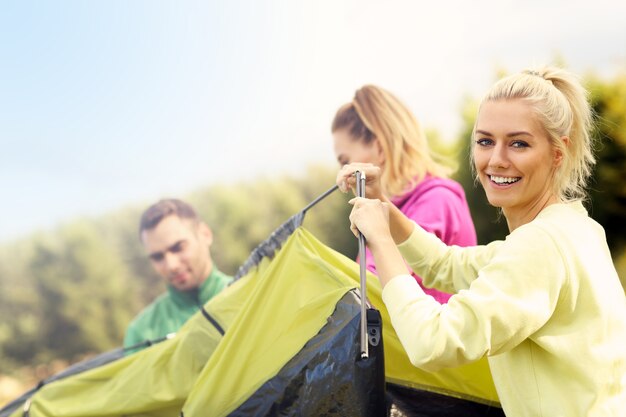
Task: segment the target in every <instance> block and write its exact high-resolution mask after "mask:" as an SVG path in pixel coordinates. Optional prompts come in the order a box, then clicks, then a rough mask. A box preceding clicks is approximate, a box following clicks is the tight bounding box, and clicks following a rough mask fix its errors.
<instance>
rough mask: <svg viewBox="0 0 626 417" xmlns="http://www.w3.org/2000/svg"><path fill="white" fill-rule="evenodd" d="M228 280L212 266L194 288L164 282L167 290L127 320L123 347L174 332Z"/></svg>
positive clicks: (228, 282) (229, 280)
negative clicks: (208, 272)
mask: <svg viewBox="0 0 626 417" xmlns="http://www.w3.org/2000/svg"><path fill="white" fill-rule="evenodd" d="M232 280H233V278H232V277H230V276H228V275H225V274H224V273H222V272H220V271H219V270H218V269H217V268H215V267H214V268H213V271H211V274H210V275H209V276H208V278H207V279H206V280H205V281H204V282H203V283H202V284H201V285H200V288H198V289H196V290H192V291H179V290H177V289H176V288H174V287H172V286H170V285H168V286H167V292H166V293H163V294H161V295H160V296H159V297H158V298H157V299H156V300H154V301H153V302H152V303H151V304H150V305H148V306H147V307H146V308H144V309H143V311H141V312H140V313H139V314H138V315H137V316H136V317H135V318H134V319H133V321H132V322H131V323H130V325H129V326H128V328H127V329H126V336H125V337H124V347H129V346H133V345H136V344H138V343H141V342H144V341H146V340H154V339H159V338H161V337H164V336H166V335H168V334H169V333H174V332H176V331H177V330H178V329H180V327H181V326H182V325H183V324H185V322H186V321H187V320H188V319H189V318H190V317H191V316H193V315H194V314H195V313H197V312H198V310H199V309H200V307H202V306H203V305H204V304H205V303H206V302H207V301H209V300H210V299H211V298H213V297H214V296H215V295H217V294H218V293H219V292H220V291H222V290H223V289H224V288H225V287H226V286H227V285H228V284H230V283H231V282H232Z"/></svg>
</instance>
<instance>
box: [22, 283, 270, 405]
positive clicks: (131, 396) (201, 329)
mask: <svg viewBox="0 0 626 417" xmlns="http://www.w3.org/2000/svg"><path fill="white" fill-rule="evenodd" d="M257 282H258V281H255V280H250V279H249V278H243V279H240V280H238V281H237V282H235V283H233V284H232V285H231V286H229V287H228V288H226V289H225V290H224V291H223V292H222V293H220V296H219V297H214V298H213V299H211V300H210V301H209V302H208V303H207V304H206V305H205V307H204V309H205V311H207V312H209V314H210V315H211V317H212V318H213V319H214V320H215V321H216V322H217V323H219V324H220V326H221V327H222V328H223V329H227V328H228V324H229V323H232V322H233V321H234V317H235V316H236V315H237V314H238V312H239V311H240V310H241V308H242V306H243V304H244V303H245V300H246V299H247V298H248V297H249V293H250V292H251V290H252V289H253V287H254V284H256V283H257ZM221 339H222V333H220V331H219V330H218V329H217V328H216V327H215V326H214V325H213V324H212V323H210V322H209V321H208V320H207V319H206V318H205V317H204V315H203V314H202V313H200V312H199V313H198V314H196V315H194V316H193V317H192V318H191V319H189V321H188V322H187V323H185V325H184V326H183V327H182V328H181V329H180V330H179V331H178V332H177V334H176V336H175V337H174V338H173V339H170V340H166V341H164V342H161V343H159V344H156V345H154V346H151V347H149V348H147V349H144V350H143V351H140V352H137V353H134V354H132V355H130V356H126V357H124V358H122V359H119V360H117V361H115V362H112V363H110V364H107V365H104V366H101V367H98V368H94V369H91V370H89V371H86V372H83V373H81V374H77V375H73V376H71V377H68V378H66V379H62V380H59V381H55V382H53V383H50V384H49V385H45V386H43V387H42V388H41V389H40V390H39V391H37V392H36V393H35V394H34V395H33V396H32V397H31V398H30V400H29V405H30V407H29V410H28V415H29V416H31V417H35V416H46V417H53V416H54V417H58V416H64V417H87V416H93V417H104V416H107V417H109V416H119V417H121V416H151V417H166V416H167V417H169V416H177V415H178V414H179V412H180V409H181V407H182V405H183V403H184V401H185V400H186V398H187V396H188V395H189V392H190V391H191V389H192V387H193V385H194V383H195V381H196V378H197V376H198V375H199V373H200V371H201V370H202V368H203V367H204V365H205V364H206V362H207V360H208V358H209V357H210V356H211V354H212V353H213V352H214V351H215V348H216V347H217V345H218V344H219V342H220V340H221ZM22 415H23V411H22V407H19V408H18V409H17V410H16V411H15V412H13V413H12V414H11V417H18V416H20V417H21V416H22Z"/></svg>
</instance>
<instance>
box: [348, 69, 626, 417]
mask: <svg viewBox="0 0 626 417" xmlns="http://www.w3.org/2000/svg"><path fill="white" fill-rule="evenodd" d="M590 130H591V110H590V107H589V104H588V101H587V96H586V91H585V90H584V88H583V87H582V86H581V84H580V83H579V81H578V80H577V78H575V77H574V76H573V75H572V74H571V73H569V72H566V71H564V70H562V69H558V68H552V67H548V68H543V69H540V70H529V71H524V72H522V73H519V74H514V75H511V76H509V77H506V78H504V79H502V80H501V81H499V82H497V83H496V84H495V85H494V86H493V87H492V88H491V89H490V90H489V92H488V93H487V95H486V96H485V98H484V99H483V101H482V103H481V106H480V109H479V112H478V117H477V120H476V124H475V127H474V134H473V141H474V144H473V150H472V159H473V163H474V168H475V172H476V175H477V177H478V179H479V180H480V183H481V184H482V186H483V188H484V189H485V192H486V194H487V197H488V199H489V202H490V203H491V204H492V205H494V206H496V207H500V208H501V209H502V212H503V214H504V216H505V217H506V220H507V224H508V226H509V230H510V234H509V235H508V236H507V237H506V239H505V240H504V241H496V242H492V243H490V244H488V245H485V246H476V247H470V248H460V247H451V246H446V245H445V244H443V243H442V242H441V241H440V240H439V239H437V238H436V237H434V236H433V235H432V234H430V233H427V232H426V231H424V230H423V229H422V228H421V227H420V226H418V225H417V224H415V223H414V222H412V221H410V220H409V219H407V218H406V217H405V216H403V215H402V213H401V212H399V211H398V210H397V209H396V208H394V206H393V205H392V204H389V201H388V199H386V198H385V196H384V195H382V194H381V193H380V192H377V190H379V189H380V186H379V182H380V169H378V168H376V167H374V166H372V165H363V164H356V165H348V166H346V167H344V168H342V169H341V170H340V172H339V173H338V175H337V183H338V184H339V185H340V187H341V188H342V189H344V190H345V189H346V187H347V186H351V185H353V183H354V179H353V176H352V174H353V172H354V171H355V170H357V169H359V170H361V171H364V172H365V174H366V178H367V184H366V185H367V186H368V190H369V191H368V194H367V195H370V196H372V197H373V198H372V199H362V198H355V199H353V200H352V204H353V205H354V207H353V210H352V213H351V215H350V220H351V224H352V228H353V230H354V231H356V230H359V231H360V232H362V233H363V234H364V235H365V237H366V239H367V242H368V244H369V247H370V249H371V251H372V253H373V255H374V259H375V261H376V265H377V267H378V276H379V279H380V281H381V283H382V285H383V286H384V289H383V300H384V302H385V304H386V306H387V308H388V310H389V314H390V316H391V321H392V324H393V326H394V328H395V330H396V332H397V333H398V336H399V337H400V340H401V342H402V344H403V346H404V348H405V350H406V351H407V353H408V355H409V357H410V359H411V362H412V363H413V364H414V365H415V366H417V367H420V368H423V369H425V370H437V369H440V368H445V367H453V366H458V365H461V364H464V363H468V362H472V361H476V360H478V359H479V358H481V357H483V356H487V357H488V360H489V364H490V368H491V372H492V375H493V379H494V382H495V384H496V388H497V390H498V394H499V397H500V401H501V403H502V407H503V409H504V411H505V413H506V415H507V416H514V417H517V416H529V417H530V416H533V417H534V416H546V417H547V416H550V417H557V416H563V417H565V416H623V415H626V349H625V347H626V299H625V297H624V290H623V289H622V287H621V285H620V282H619V278H618V276H617V272H616V271H615V267H614V265H613V263H612V260H611V254H610V252H609V248H608V245H607V243H606V238H605V234H604V230H603V228H602V226H601V225H599V224H598V223H596V222H595V221H594V220H592V219H591V218H590V217H589V216H588V214H587V211H586V210H585V208H584V206H583V204H582V201H583V200H584V199H585V186H586V183H587V180H588V179H589V177H590V175H591V170H592V167H593V164H594V162H595V160H594V157H593V152H592V149H593V146H592V140H591V136H590V134H589V132H590ZM403 258H404V260H403ZM405 260H406V262H408V263H409V265H410V266H411V268H412V269H413V270H414V271H416V272H417V273H418V274H420V276H421V277H422V278H423V282H424V285H426V286H431V287H435V288H438V289H440V290H443V291H448V292H452V293H454V295H453V296H452V297H451V298H450V300H449V301H448V303H447V304H446V305H440V304H437V303H435V302H433V301H432V300H431V299H429V298H428V297H426V296H425V295H424V293H423V291H422V290H421V289H420V287H419V286H418V285H417V284H416V283H415V281H414V280H413V279H412V278H411V277H410V276H408V275H406V273H405V272H404V271H403V266H404V261H405Z"/></svg>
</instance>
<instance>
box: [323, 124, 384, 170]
mask: <svg viewBox="0 0 626 417" xmlns="http://www.w3.org/2000/svg"><path fill="white" fill-rule="evenodd" d="M333 140H334V143H335V156H336V157H337V162H339V165H340V166H344V165H346V164H350V163H354V162H362V163H370V164H373V165H376V166H379V167H382V164H383V163H384V161H385V158H384V156H383V152H382V149H381V147H380V144H379V143H378V140H377V139H374V140H373V141H371V142H370V143H365V142H364V141H362V140H355V139H354V138H353V137H352V136H351V135H350V133H349V132H348V131H347V130H346V129H339V130H337V131H335V132H334V133H333Z"/></svg>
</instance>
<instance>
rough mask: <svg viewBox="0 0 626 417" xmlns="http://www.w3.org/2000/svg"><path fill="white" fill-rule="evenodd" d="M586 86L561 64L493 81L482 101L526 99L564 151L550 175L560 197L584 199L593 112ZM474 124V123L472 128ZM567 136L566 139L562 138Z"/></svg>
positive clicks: (591, 159) (591, 158) (589, 169)
mask: <svg viewBox="0 0 626 417" xmlns="http://www.w3.org/2000/svg"><path fill="white" fill-rule="evenodd" d="M587 96H588V93H587V90H585V88H584V87H583V86H582V84H581V83H580V81H579V79H578V78H577V77H576V76H574V74H572V73H569V72H567V71H565V70H563V69H561V68H556V67H544V68H541V69H537V70H525V71H523V72H521V73H519V74H513V75H510V76H508V77H505V78H503V79H501V80H500V81H498V82H496V83H495V84H494V85H493V87H492V88H491V89H490V90H489V91H488V92H487V94H486V96H485V97H484V98H483V100H482V102H483V103H484V102H486V101H497V100H512V99H522V100H524V101H526V102H527V103H529V104H530V105H531V106H532V108H533V109H534V111H535V114H536V115H537V117H538V118H539V121H540V123H541V125H542V126H543V128H544V130H545V131H546V133H547V134H548V137H549V139H550V142H551V144H552V146H553V147H555V148H556V149H557V150H559V151H560V152H561V154H562V155H563V158H562V161H561V164H560V166H559V167H558V168H557V169H556V171H555V173H554V177H553V184H552V187H553V192H554V193H555V195H556V196H557V197H558V198H559V199H560V200H561V201H564V202H566V201H576V200H583V199H585V198H586V196H587V191H586V186H587V181H588V180H589V178H590V176H591V174H592V171H593V166H594V165H595V162H596V160H595V157H594V154H593V150H594V149H593V148H594V146H593V145H594V143H593V137H592V135H591V131H592V128H593V112H592V110H591V106H590V104H589V101H588V99H587ZM475 130H476V125H474V131H475ZM563 136H567V137H568V138H569V141H568V143H566V142H564V141H563V140H562V139H561V138H562V137H563Z"/></svg>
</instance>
